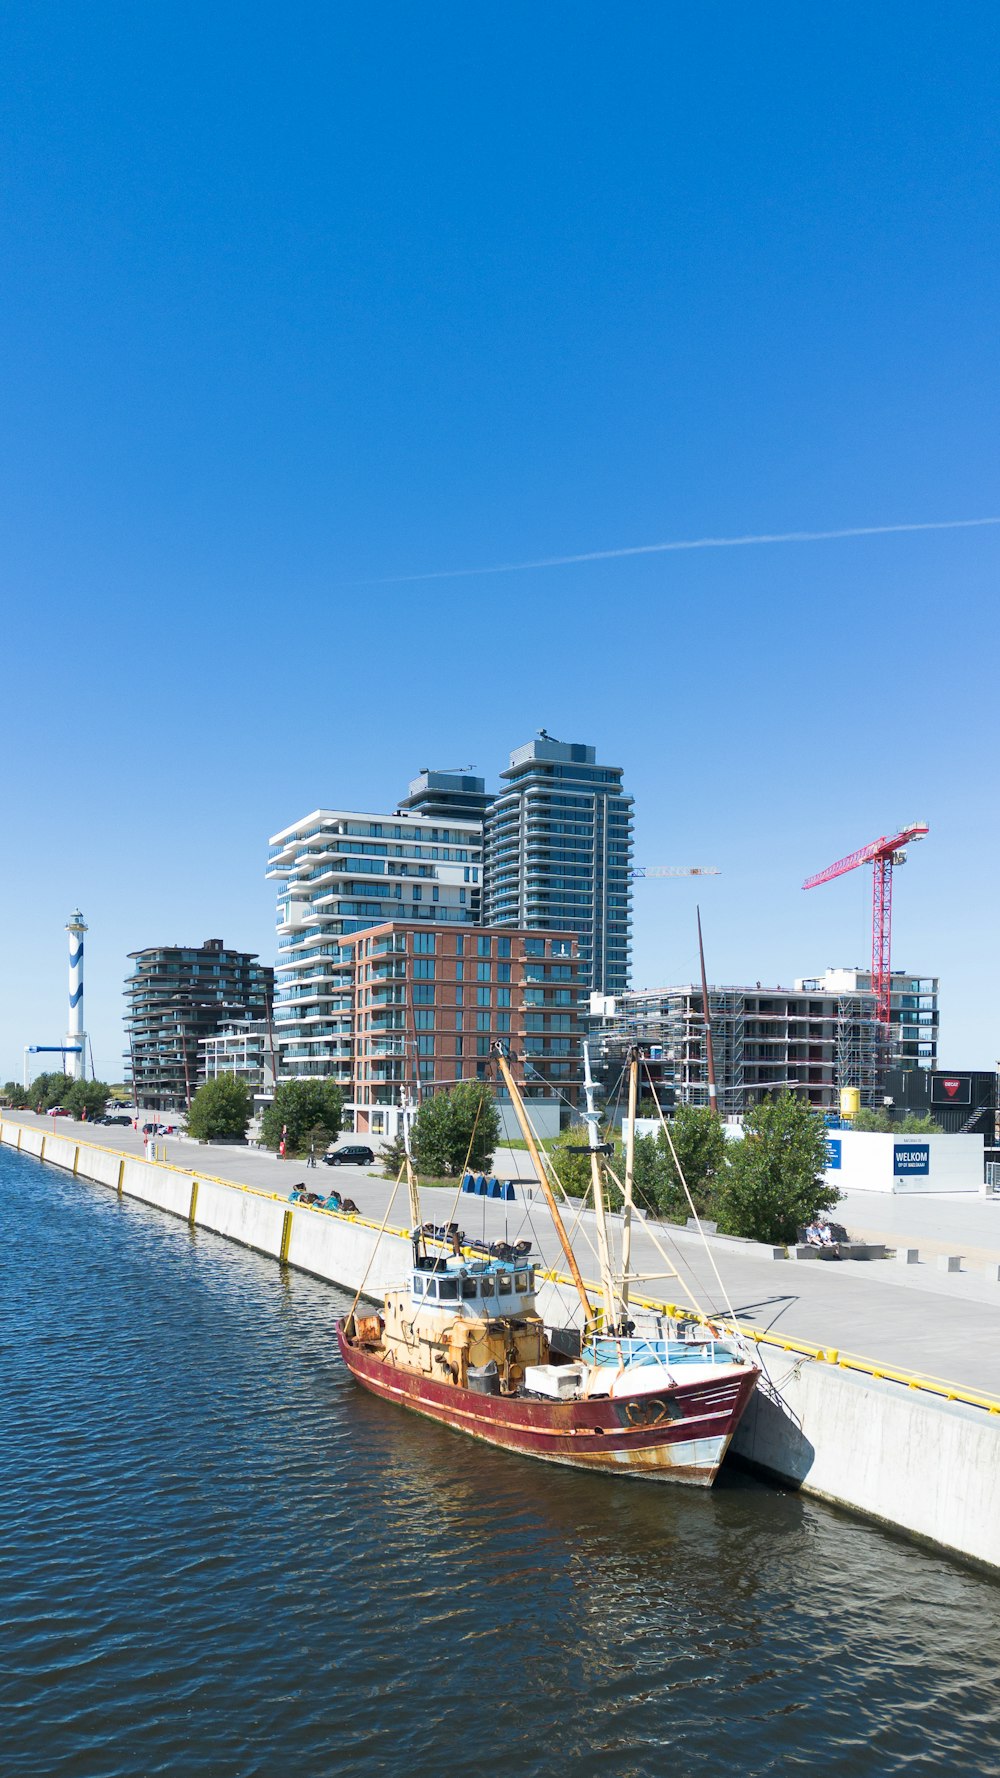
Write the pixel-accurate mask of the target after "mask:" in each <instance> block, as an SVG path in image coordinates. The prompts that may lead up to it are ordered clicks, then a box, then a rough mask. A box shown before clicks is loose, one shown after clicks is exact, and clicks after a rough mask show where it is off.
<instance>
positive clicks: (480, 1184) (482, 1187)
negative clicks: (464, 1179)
mask: <svg viewBox="0 0 1000 1778" xmlns="http://www.w3.org/2000/svg"><path fill="white" fill-rule="evenodd" d="M476 1191H477V1193H478V1195H479V1197H481V1198H485V1196H486V1179H485V1176H484V1175H483V1174H482V1173H477V1174H476Z"/></svg>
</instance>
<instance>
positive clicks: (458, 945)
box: [455, 895, 465, 957]
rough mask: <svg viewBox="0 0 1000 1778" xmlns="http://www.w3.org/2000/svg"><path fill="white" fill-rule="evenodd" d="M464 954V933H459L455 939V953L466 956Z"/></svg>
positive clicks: (463, 898)
mask: <svg viewBox="0 0 1000 1778" xmlns="http://www.w3.org/2000/svg"><path fill="white" fill-rule="evenodd" d="M462 900H463V901H464V900H465V896H464V895H463V896H462ZM464 954H465V939H464V937H463V936H462V934H461V933H459V935H458V937H457V938H456V940H455V955H456V957H462V956H464Z"/></svg>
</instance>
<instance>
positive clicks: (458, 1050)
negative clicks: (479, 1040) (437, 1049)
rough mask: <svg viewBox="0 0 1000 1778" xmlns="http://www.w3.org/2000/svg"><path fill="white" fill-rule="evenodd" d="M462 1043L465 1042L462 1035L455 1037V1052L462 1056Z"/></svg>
mask: <svg viewBox="0 0 1000 1778" xmlns="http://www.w3.org/2000/svg"><path fill="white" fill-rule="evenodd" d="M462 1043H463V1039H462V1038H461V1037H456V1039H455V1054H456V1056H460V1055H461V1054H462Z"/></svg>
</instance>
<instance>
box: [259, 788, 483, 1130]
mask: <svg viewBox="0 0 1000 1778" xmlns="http://www.w3.org/2000/svg"><path fill="white" fill-rule="evenodd" d="M482 847H483V830H482V823H481V822H480V821H478V820H470V821H463V820H459V819H455V818H452V817H450V816H449V817H447V818H446V817H445V816H444V814H438V815H421V814H419V813H417V812H416V811H411V810H409V809H400V810H398V811H397V813H396V814H394V815H367V814H363V813H359V812H358V811H356V810H347V809H315V810H314V811H313V813H312V814H311V815H306V816H305V817H304V819H303V820H301V821H296V822H294V823H293V824H292V826H291V827H286V828H283V829H282V831H281V832H280V833H277V834H274V835H273V837H272V839H271V841H270V847H269V851H268V868H267V875H268V876H269V877H271V878H274V879H276V880H277V881H278V882H279V883H280V884H281V888H280V889H279V891H278V909H277V928H278V956H277V962H276V965H275V997H274V998H275V1005H274V1037H275V1043H276V1045H277V1046H278V1048H279V1050H280V1059H279V1069H280V1072H281V1073H282V1074H283V1075H284V1076H285V1077H286V1078H287V1077H290V1076H294V1077H296V1078H298V1079H309V1078H313V1077H321V1078H325V1079H333V1080H336V1081H338V1082H339V1083H340V1084H341V1085H342V1086H343V1087H344V1088H345V1090H346V1093H347V1096H348V1097H351V1093H352V1086H353V1072H352V1058H353V1043H352V1023H353V1012H354V1007H353V1000H352V974H351V970H352V956H351V950H350V947H349V946H344V945H343V944H342V943H341V941H342V939H343V938H344V936H345V935H346V934H348V933H352V932H361V931H364V930H365V929H367V928H368V927H371V926H380V925H384V924H386V923H387V922H389V921H394V920H396V921H398V920H427V921H434V922H435V923H437V924H439V925H440V924H446V925H456V926H471V925H473V924H474V923H475V922H476V921H477V920H478V918H479V909H480V897H481V892H482V883H481V878H482Z"/></svg>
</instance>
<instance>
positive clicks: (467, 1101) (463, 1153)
mask: <svg viewBox="0 0 1000 1778" xmlns="http://www.w3.org/2000/svg"><path fill="white" fill-rule="evenodd" d="M499 1139H500V1119H499V1116H498V1114H497V1108H496V1105H495V1103H494V1100H493V1095H492V1093H491V1092H490V1089H489V1087H488V1086H487V1085H486V1084H485V1082H484V1081H481V1080H460V1081H459V1082H458V1085H457V1086H454V1087H452V1089H451V1091H450V1092H447V1093H434V1094H432V1096H431V1097H430V1098H429V1099H425V1100H424V1101H423V1104H422V1105H421V1106H420V1109H419V1110H418V1112H417V1115H416V1117H415V1118H414V1120H413V1136H412V1146H413V1159H414V1162H415V1164H416V1167H417V1170H418V1172H420V1173H423V1174H424V1175H425V1176H426V1177H427V1178H430V1179H445V1178H449V1177H450V1176H451V1175H453V1174H455V1173H460V1172H461V1171H462V1168H463V1167H464V1166H466V1165H468V1166H469V1167H471V1168H472V1170H473V1172H476V1173H485V1172H487V1171H488V1169H489V1168H490V1167H491V1166H492V1164H493V1151H494V1149H495V1148H496V1145H497V1143H498V1141H499Z"/></svg>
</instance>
